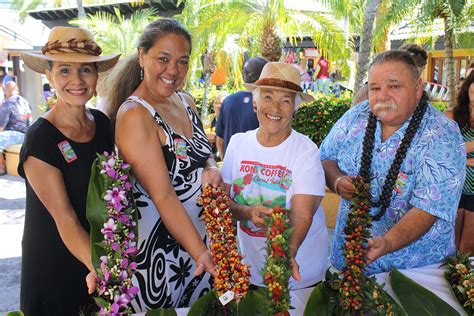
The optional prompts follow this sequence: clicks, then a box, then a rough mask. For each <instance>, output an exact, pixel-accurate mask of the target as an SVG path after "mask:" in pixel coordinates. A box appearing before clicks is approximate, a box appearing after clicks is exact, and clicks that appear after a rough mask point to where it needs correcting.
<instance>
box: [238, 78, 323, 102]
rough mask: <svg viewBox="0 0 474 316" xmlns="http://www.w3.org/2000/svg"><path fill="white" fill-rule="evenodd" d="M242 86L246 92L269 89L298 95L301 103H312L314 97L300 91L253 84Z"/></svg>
mask: <svg viewBox="0 0 474 316" xmlns="http://www.w3.org/2000/svg"><path fill="white" fill-rule="evenodd" d="M244 86H245V87H246V88H247V90H248V91H250V92H252V91H253V90H255V89H257V88H269V89H274V90H282V91H289V92H293V93H296V94H298V95H299V96H300V97H301V99H302V100H303V102H313V101H314V97H313V96H312V95H311V94H308V93H304V92H300V91H295V90H292V89H287V88H283V87H277V86H266V85H256V84H253V83H244Z"/></svg>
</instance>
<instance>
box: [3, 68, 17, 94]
mask: <svg viewBox="0 0 474 316" xmlns="http://www.w3.org/2000/svg"><path fill="white" fill-rule="evenodd" d="M9 81H13V82H15V81H16V80H15V74H14V73H13V69H10V68H9V69H8V70H7V73H6V74H5V76H4V77H3V80H2V86H3V88H4V89H5V85H6V83H7V82H9Z"/></svg>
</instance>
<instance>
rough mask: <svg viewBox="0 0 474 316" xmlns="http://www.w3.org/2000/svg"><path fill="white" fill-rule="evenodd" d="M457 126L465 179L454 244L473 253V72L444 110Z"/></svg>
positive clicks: (462, 250) (461, 249) (464, 250)
mask: <svg viewBox="0 0 474 316" xmlns="http://www.w3.org/2000/svg"><path fill="white" fill-rule="evenodd" d="M445 114H446V116H448V117H449V118H450V119H452V120H454V121H455V122H456V123H457V124H458V126H459V128H460V129H461V134H462V137H463V140H464V144H465V146H466V152H467V161H466V180H465V181H464V187H463V190H462V195H461V200H460V202H459V207H458V215H457V218H456V245H457V247H458V249H459V250H460V251H461V252H466V251H470V252H471V253H474V73H471V74H470V75H469V76H468V77H467V78H466V80H464V83H463V84H462V85H461V88H460V89H459V93H458V96H457V103H456V106H455V107H454V108H453V109H452V110H449V111H446V112H445Z"/></svg>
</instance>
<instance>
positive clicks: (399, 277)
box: [390, 269, 459, 316]
mask: <svg viewBox="0 0 474 316" xmlns="http://www.w3.org/2000/svg"><path fill="white" fill-rule="evenodd" d="M390 284H391V285H392V288H393V290H394V292H395V294H396V295H397V297H398V299H399V300H400V302H401V304H402V307H403V309H404V310H405V311H406V312H407V313H408V315H417V316H423V315H427V316H428V315H443V316H450V315H453V316H454V315H459V313H458V312H457V311H456V310H455V309H454V308H452V307H451V306H450V305H449V304H448V303H446V302H445V301H443V300H442V299H440V298H439V297H438V296H436V295H435V294H434V293H433V292H431V291H429V290H427V289H426V288H424V287H422V286H421V285H419V284H418V283H416V282H414V281H413V280H412V279H410V278H408V277H406V276H405V275H404V274H403V273H401V272H400V271H398V270H397V269H394V270H392V272H390Z"/></svg>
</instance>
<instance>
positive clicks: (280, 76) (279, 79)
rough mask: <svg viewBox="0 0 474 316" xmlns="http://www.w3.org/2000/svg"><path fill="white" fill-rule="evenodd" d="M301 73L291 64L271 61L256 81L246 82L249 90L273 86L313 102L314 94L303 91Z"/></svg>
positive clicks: (245, 84)
mask: <svg viewBox="0 0 474 316" xmlns="http://www.w3.org/2000/svg"><path fill="white" fill-rule="evenodd" d="M300 77H301V76H300V73H299V72H298V70H297V69H296V68H295V67H293V66H292V65H290V64H285V63H281V62H270V63H267V64H265V66H263V69H262V73H261V74H260V77H259V78H258V80H257V81H256V82H255V83H244V86H245V87H246V88H247V90H249V91H253V90H255V89H256V88H271V89H277V90H284V91H291V92H295V93H296V94H297V95H299V96H300V97H301V99H302V100H303V102H311V101H313V100H314V98H313V96H312V95H310V94H307V93H304V92H303V89H302V88H301V86H300Z"/></svg>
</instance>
